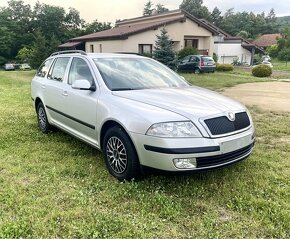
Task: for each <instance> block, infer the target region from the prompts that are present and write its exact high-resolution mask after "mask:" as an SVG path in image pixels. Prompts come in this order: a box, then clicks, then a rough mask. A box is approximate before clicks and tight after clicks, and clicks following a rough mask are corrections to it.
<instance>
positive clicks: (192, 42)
mask: <svg viewBox="0 0 290 239" xmlns="http://www.w3.org/2000/svg"><path fill="white" fill-rule="evenodd" d="M184 46H185V47H193V48H196V49H197V47H198V39H185V40H184Z"/></svg>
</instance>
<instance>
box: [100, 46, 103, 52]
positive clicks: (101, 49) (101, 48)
mask: <svg viewBox="0 0 290 239" xmlns="http://www.w3.org/2000/svg"><path fill="white" fill-rule="evenodd" d="M99 50H100V53H102V52H103V46H102V44H100V45H99Z"/></svg>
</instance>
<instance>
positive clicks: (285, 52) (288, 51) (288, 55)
mask: <svg viewBox="0 0 290 239" xmlns="http://www.w3.org/2000/svg"><path fill="white" fill-rule="evenodd" d="M278 59H279V60H281V61H286V65H287V62H288V61H290V47H289V48H283V49H282V50H281V51H280V52H279V54H278Z"/></svg>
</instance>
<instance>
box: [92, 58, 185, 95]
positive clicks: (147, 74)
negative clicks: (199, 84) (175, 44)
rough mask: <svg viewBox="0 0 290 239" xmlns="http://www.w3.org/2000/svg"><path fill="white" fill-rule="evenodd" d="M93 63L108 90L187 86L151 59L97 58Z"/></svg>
mask: <svg viewBox="0 0 290 239" xmlns="http://www.w3.org/2000/svg"><path fill="white" fill-rule="evenodd" d="M94 62H95V64H96V65H97V67H98V69H99V71H100V73H101V75H102V77H103V79H104V81H105V83H106V85H107V86H108V88H109V89H110V90H139V89H152V88H164V87H166V88H168V87H184V86H188V84H187V83H186V82H185V81H184V80H182V79H181V78H180V77H179V76H178V75H176V74H175V73H174V72H172V71H171V70H169V69H168V68H167V67H165V66H163V65H162V64H159V63H157V62H155V61H153V60H151V59H146V58H98V59H94Z"/></svg>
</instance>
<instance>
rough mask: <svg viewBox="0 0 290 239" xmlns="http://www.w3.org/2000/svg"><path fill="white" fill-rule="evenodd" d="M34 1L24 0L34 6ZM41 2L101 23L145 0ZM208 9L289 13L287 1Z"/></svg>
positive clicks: (137, 11)
mask: <svg viewBox="0 0 290 239" xmlns="http://www.w3.org/2000/svg"><path fill="white" fill-rule="evenodd" d="M36 1H37V0H24V2H25V3H28V4H30V5H32V6H34V4H35V2H36ZM39 1H40V2H41V3H46V4H50V5H56V6H61V7H64V8H65V9H68V8H69V7H73V8H76V9H77V10H78V11H79V12H80V15H81V17H82V18H84V19H85V20H86V21H88V22H91V21H93V20H95V19H98V21H101V22H113V23H114V22H115V20H116V19H125V18H132V17H138V16H141V15H142V12H143V7H144V4H145V3H146V2H147V1H148V0H39ZM7 2H8V0H0V6H7ZM152 2H153V3H155V4H156V3H161V4H163V5H164V6H165V7H167V8H169V9H170V10H174V9H178V7H179V5H180V3H181V2H182V0H152ZM203 2H204V5H206V6H207V7H208V8H209V9H210V10H212V9H213V8H214V7H215V6H217V7H218V8H219V9H220V10H221V11H222V12H225V11H226V10H227V9H229V8H234V10H235V11H253V12H254V13H260V12H262V11H265V12H266V13H268V12H269V11H270V9H271V8H274V9H275V13H276V15H277V16H285V15H290V0H242V1H237V0H204V1H203Z"/></svg>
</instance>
